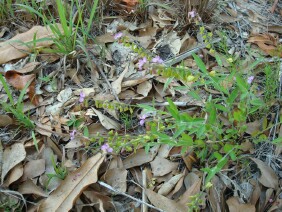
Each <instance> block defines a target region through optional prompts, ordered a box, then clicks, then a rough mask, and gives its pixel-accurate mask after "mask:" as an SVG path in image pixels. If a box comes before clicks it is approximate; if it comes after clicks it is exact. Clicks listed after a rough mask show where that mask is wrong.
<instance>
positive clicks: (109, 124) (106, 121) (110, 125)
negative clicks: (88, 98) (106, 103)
mask: <svg viewBox="0 0 282 212" xmlns="http://www.w3.org/2000/svg"><path fill="white" fill-rule="evenodd" d="M92 110H94V112H95V113H96V114H97V116H98V118H99V120H100V122H101V124H102V125H103V126H104V127H105V128H106V129H107V130H110V129H115V130H119V129H120V124H119V123H118V122H117V121H115V120H113V119H110V118H109V117H107V116H105V115H104V114H102V113H101V112H100V111H99V110H96V109H95V108H92Z"/></svg>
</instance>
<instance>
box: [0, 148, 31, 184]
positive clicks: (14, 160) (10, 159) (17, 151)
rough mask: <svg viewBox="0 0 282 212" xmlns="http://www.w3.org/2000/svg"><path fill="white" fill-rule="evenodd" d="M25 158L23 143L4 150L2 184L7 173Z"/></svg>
mask: <svg viewBox="0 0 282 212" xmlns="http://www.w3.org/2000/svg"><path fill="white" fill-rule="evenodd" d="M25 156H26V151H25V148H24V145H23V144H22V143H15V144H13V145H12V146H9V147H7V148H6V149H5V150H4V154H3V165H2V175H1V183H3V181H4V178H5V176H6V175H7V173H8V172H9V171H10V170H11V169H12V168H13V167H15V166H16V165H17V164H18V163H20V162H21V161H23V160H24V159H25Z"/></svg>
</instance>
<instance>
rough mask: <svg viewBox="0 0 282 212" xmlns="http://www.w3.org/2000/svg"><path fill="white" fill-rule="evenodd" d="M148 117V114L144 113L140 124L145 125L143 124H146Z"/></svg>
mask: <svg viewBox="0 0 282 212" xmlns="http://www.w3.org/2000/svg"><path fill="white" fill-rule="evenodd" d="M146 118H147V115H146V114H144V115H142V116H141V117H140V121H139V124H140V126H143V125H144V123H145V119H146Z"/></svg>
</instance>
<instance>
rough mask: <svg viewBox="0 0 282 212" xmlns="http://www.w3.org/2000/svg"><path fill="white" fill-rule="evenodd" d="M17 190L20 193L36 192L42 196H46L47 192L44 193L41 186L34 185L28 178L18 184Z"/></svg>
mask: <svg viewBox="0 0 282 212" xmlns="http://www.w3.org/2000/svg"><path fill="white" fill-rule="evenodd" d="M19 192H20V193H21V194H36V195H39V196H42V197H47V196H48V194H46V193H45V192H44V191H43V189H42V188H40V187H38V186H37V185H35V184H34V183H33V182H32V181H31V180H30V179H28V180H27V181H25V182H24V183H22V184H21V185H20V186H19Z"/></svg>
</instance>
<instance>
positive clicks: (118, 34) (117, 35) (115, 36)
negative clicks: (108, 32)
mask: <svg viewBox="0 0 282 212" xmlns="http://www.w3.org/2000/svg"><path fill="white" fill-rule="evenodd" d="M122 35H123V34H122V32H118V33H116V34H115V35H114V39H115V40H117V39H119V38H121V37H122Z"/></svg>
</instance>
